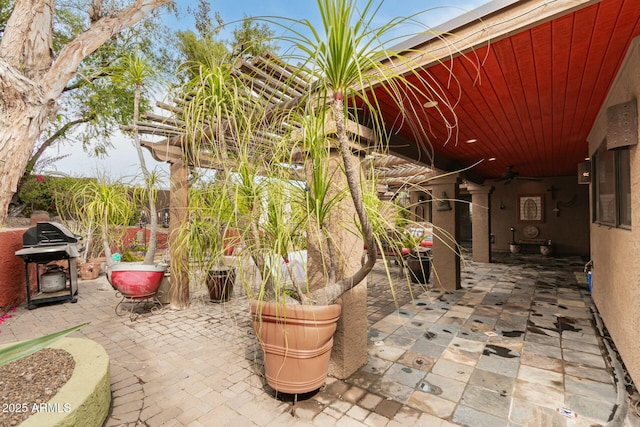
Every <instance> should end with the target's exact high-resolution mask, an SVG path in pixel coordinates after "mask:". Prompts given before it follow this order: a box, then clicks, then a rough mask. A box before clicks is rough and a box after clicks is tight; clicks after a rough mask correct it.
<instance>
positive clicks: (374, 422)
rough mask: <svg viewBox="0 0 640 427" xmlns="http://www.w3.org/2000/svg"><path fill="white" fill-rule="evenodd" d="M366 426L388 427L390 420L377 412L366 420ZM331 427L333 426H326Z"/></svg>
mask: <svg viewBox="0 0 640 427" xmlns="http://www.w3.org/2000/svg"><path fill="white" fill-rule="evenodd" d="M364 424H365V425H367V426H369V427H386V425H387V424H389V418H387V417H383V416H382V415H380V414H376V413H375V412H372V413H370V414H369V415H368V416H367V418H365V420H364ZM325 425H331V424H325Z"/></svg>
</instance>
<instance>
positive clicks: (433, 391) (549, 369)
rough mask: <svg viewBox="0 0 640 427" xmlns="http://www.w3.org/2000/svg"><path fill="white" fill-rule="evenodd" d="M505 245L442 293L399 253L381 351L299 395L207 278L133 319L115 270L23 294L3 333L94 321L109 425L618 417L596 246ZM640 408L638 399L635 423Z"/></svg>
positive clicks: (373, 323) (629, 416)
mask: <svg viewBox="0 0 640 427" xmlns="http://www.w3.org/2000/svg"><path fill="white" fill-rule="evenodd" d="M494 258H495V259H494V262H493V263H490V264H485V263H476V262H466V263H465V265H464V267H463V272H462V289H460V290H457V291H453V292H445V291H443V290H442V289H437V288H432V289H430V290H429V292H428V293H425V292H423V291H424V289H422V287H421V286H418V285H413V286H412V287H411V290H409V287H408V286H407V284H406V282H404V281H403V280H404V279H401V278H400V274H399V271H400V267H397V266H394V265H391V266H390V268H391V275H392V277H394V278H397V280H394V281H395V282H396V286H395V287H394V289H393V291H392V289H391V288H390V286H389V284H388V281H387V280H386V275H385V268H384V265H383V264H382V261H378V263H377V264H376V267H375V268H374V271H373V272H372V274H371V277H370V282H369V290H368V293H369V296H368V320H369V346H368V353H369V361H368V363H367V365H365V366H363V367H362V368H361V369H359V370H358V371H357V372H356V373H354V374H353V375H352V376H351V377H349V378H347V379H346V380H337V379H332V378H329V379H328V381H327V385H326V387H324V388H323V389H322V390H320V391H319V392H318V393H316V394H313V395H311V396H303V397H304V399H300V400H298V401H297V402H296V403H295V404H294V403H293V402H292V400H291V399H290V396H279V398H274V393H273V391H272V390H270V389H269V387H268V386H265V383H264V381H263V377H262V366H261V360H262V355H261V351H260V349H259V347H258V344H257V342H256V339H255V336H254V334H253V331H252V328H251V326H250V322H249V316H248V303H247V301H246V299H245V298H242V297H240V296H236V297H234V298H233V299H232V300H231V301H230V302H229V303H224V304H215V303H211V302H208V301H207V300H206V298H205V297H204V296H203V294H202V293H198V292H195V294H196V295H195V297H194V300H193V303H192V305H191V307H190V308H189V309H187V310H182V311H174V310H169V309H166V308H165V309H164V310H162V311H161V312H159V313H143V314H141V315H140V316H139V317H138V318H137V319H136V320H135V321H132V320H131V319H130V318H129V316H122V317H120V316H117V315H116V314H115V312H114V308H115V306H116V305H117V303H118V301H119V299H118V298H117V297H116V295H115V292H114V291H113V289H112V288H111V287H110V285H109V284H108V282H107V281H106V279H105V278H104V276H101V277H100V278H98V279H97V280H94V281H85V282H80V285H79V295H78V303H77V304H71V303H63V304H52V305H48V306H41V307H38V308H37V309H34V310H27V309H26V307H25V306H24V305H23V306H21V307H18V309H17V310H16V312H14V313H12V314H13V317H11V318H8V319H6V320H5V322H4V323H3V324H2V325H0V344H1V343H8V342H13V341H17V340H22V339H27V338H31V337H35V336H38V335H41V334H45V333H49V332H53V331H55V330H59V329H63V328H66V327H69V326H72V325H76V324H79V323H82V322H87V321H89V322H91V323H90V324H89V325H88V326H86V327H85V328H83V329H82V330H81V331H80V332H77V333H75V334H74V336H81V337H86V338H89V339H92V340H95V341H97V342H98V343H100V344H101V345H102V346H104V347H105V349H106V350H107V352H108V353H109V356H110V358H111V387H112V409H111V413H110V415H109V417H108V419H107V421H106V422H105V425H106V426H136V425H147V426H174V425H176V426H182V425H184V426H224V425H229V426H307V425H317V426H333V425H336V426H365V425H366V426H391V427H393V426H409V425H416V426H451V425H465V426H483V427H485V426H596V425H606V424H607V422H608V421H610V419H611V418H612V417H613V414H614V411H615V410H616V408H617V406H616V405H617V402H618V393H617V391H616V387H617V384H616V382H615V380H614V378H615V375H614V370H613V369H612V367H611V364H610V359H609V357H610V356H609V355H608V354H607V352H606V349H605V346H604V345H603V339H602V337H601V335H600V333H599V329H598V328H597V326H596V325H597V323H596V321H595V318H594V312H593V310H595V308H594V305H593V302H592V300H591V296H590V293H589V291H588V289H587V287H586V283H585V276H584V274H583V273H582V269H583V266H584V260H582V259H580V258H579V257H569V258H561V257H543V256H540V255H515V256H514V255H510V254H496V255H495V257H494ZM236 293H237V294H239V293H240V292H239V291H238V290H236ZM614 357H615V355H614ZM622 398H623V399H627V401H628V400H629V396H628V395H626V393H625V396H623V397H622ZM624 415H625V414H623V416H624ZM639 420H640V418H639V417H638V416H637V415H636V413H635V412H634V410H633V407H631V408H630V409H629V410H628V411H627V413H626V417H625V418H624V422H623V424H624V425H631V426H635V425H640V422H639Z"/></svg>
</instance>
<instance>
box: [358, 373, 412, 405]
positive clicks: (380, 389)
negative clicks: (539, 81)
mask: <svg viewBox="0 0 640 427" xmlns="http://www.w3.org/2000/svg"><path fill="white" fill-rule="evenodd" d="M423 374H424V372H423ZM414 390H415V386H414V387H409V386H407V385H405V384H402V383H399V382H396V381H392V380H391V379H387V378H385V377H383V378H381V379H380V380H378V381H376V382H374V383H373V384H371V385H370V386H369V391H371V392H372V393H376V394H380V395H382V396H385V397H388V398H391V399H394V400H398V401H400V402H405V401H406V400H407V398H408V397H409V396H410V395H411V393H413V391H414Z"/></svg>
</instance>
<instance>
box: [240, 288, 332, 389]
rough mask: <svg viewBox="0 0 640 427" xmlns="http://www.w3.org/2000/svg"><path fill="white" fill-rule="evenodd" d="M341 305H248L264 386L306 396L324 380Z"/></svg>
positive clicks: (257, 302)
mask: <svg viewBox="0 0 640 427" xmlns="http://www.w3.org/2000/svg"><path fill="white" fill-rule="evenodd" d="M341 311H342V305H341V304H332V305H325V306H313V305H293V304H287V305H284V304H276V303H270V302H262V301H252V302H251V313H252V316H253V319H254V320H253V328H254V330H255V331H256V335H257V336H258V339H259V340H260V345H261V346H262V350H263V354H264V369H265V376H266V378H267V383H268V384H269V385H270V386H271V387H272V388H273V389H274V390H277V391H279V392H281V393H291V394H299V393H308V392H310V391H314V390H317V389H318V388H320V387H321V386H322V385H323V384H324V382H325V381H326V379H327V370H328V367H329V358H330V357H331V349H332V347H333V334H334V332H335V331H336V326H337V322H338V319H339V318H340V313H341Z"/></svg>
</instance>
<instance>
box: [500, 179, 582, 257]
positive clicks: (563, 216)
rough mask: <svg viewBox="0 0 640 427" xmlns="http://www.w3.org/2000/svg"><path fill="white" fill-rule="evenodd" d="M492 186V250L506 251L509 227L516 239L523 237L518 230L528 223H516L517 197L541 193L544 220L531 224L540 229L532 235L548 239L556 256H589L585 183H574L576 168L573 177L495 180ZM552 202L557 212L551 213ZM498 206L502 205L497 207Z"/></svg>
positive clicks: (507, 248)
mask: <svg viewBox="0 0 640 427" xmlns="http://www.w3.org/2000/svg"><path fill="white" fill-rule="evenodd" d="M515 170H517V168H515ZM552 185H553V187H554V188H557V189H558V191H556V193H555V200H553V199H552V195H551V192H549V191H547V190H548V189H549V188H551V186H552ZM493 186H494V191H493V193H491V233H492V234H493V235H494V236H495V242H494V243H493V245H492V250H494V251H508V250H509V242H511V231H510V228H511V227H515V229H516V240H519V239H524V238H526V237H525V236H524V235H523V234H522V229H523V227H524V226H525V225H528V224H523V223H520V222H518V200H519V199H518V196H519V195H522V194H543V195H544V210H545V212H544V214H545V215H544V216H545V219H544V222H543V223H535V224H531V225H535V226H536V227H538V229H539V230H540V234H539V235H538V237H536V238H537V239H545V240H551V242H552V243H553V248H554V252H555V253H556V254H557V255H580V256H585V257H588V256H589V224H590V219H589V186H588V185H584V184H578V172H577V171H576V175H575V176H566V177H555V178H548V179H543V180H541V181H525V180H513V181H511V182H510V183H509V184H506V185H505V184H504V182H496V183H494V184H493ZM574 198H575V199H574ZM572 199H574V202H573V204H571V206H566V205H567V204H569V202H570V201H571V200H572ZM556 203H559V205H558V209H559V212H557V213H556V212H554V208H556ZM563 204H565V205H564V206H563ZM500 206H502V207H503V208H502V209H501V208H500ZM533 249H535V248H533Z"/></svg>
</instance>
